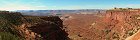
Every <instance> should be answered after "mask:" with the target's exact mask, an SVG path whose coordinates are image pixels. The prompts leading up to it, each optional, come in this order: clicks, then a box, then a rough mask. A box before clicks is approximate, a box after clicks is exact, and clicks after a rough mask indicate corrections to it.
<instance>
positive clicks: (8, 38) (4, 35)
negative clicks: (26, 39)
mask: <svg viewBox="0 0 140 40" xmlns="http://www.w3.org/2000/svg"><path fill="white" fill-rule="evenodd" d="M0 40H22V39H20V38H19V37H16V36H15V35H13V34H11V33H8V32H0Z"/></svg>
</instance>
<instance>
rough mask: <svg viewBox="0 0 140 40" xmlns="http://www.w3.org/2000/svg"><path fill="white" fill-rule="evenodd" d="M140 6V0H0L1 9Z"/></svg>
mask: <svg viewBox="0 0 140 40" xmlns="http://www.w3.org/2000/svg"><path fill="white" fill-rule="evenodd" d="M114 7H118V8H128V7H130V8H140V0H0V10H61V9H66V10H67V9H68V10H69V9H70V10H71V9H111V8H114Z"/></svg>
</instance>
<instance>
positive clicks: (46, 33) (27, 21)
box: [0, 11, 68, 40]
mask: <svg viewBox="0 0 140 40" xmlns="http://www.w3.org/2000/svg"><path fill="white" fill-rule="evenodd" d="M62 22H63V21H62V20H61V19H60V18H59V17H57V16H43V17H41V16H40V17H39V16H23V15H21V13H18V12H8V11H1V12H0V33H1V34H0V36H1V37H2V38H0V39H2V40H67V39H68V37H67V36H68V34H67V33H66V32H65V30H64V29H63V24H62ZM5 33H6V35H5ZM7 34H9V35H12V37H15V39H11V38H9V39H8V38H7V37H9V36H8V35H7ZM10 37H11V36H10Z"/></svg>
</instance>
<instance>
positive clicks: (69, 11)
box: [16, 9, 105, 16]
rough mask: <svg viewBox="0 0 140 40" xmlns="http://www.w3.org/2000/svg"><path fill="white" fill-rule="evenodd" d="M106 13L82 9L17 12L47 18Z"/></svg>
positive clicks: (98, 10)
mask: <svg viewBox="0 0 140 40" xmlns="http://www.w3.org/2000/svg"><path fill="white" fill-rule="evenodd" d="M104 11H105V10H102V9H81V10H17V11H16V12H21V13H23V15H37V16H46V15H52V14H65V13H81V12H90V13H98V12H104Z"/></svg>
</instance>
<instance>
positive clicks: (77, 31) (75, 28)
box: [63, 10, 140, 40]
mask: <svg viewBox="0 0 140 40" xmlns="http://www.w3.org/2000/svg"><path fill="white" fill-rule="evenodd" d="M67 15H69V16H71V17H72V18H66V19H67V20H64V25H65V26H66V29H67V31H68V34H69V37H70V38H71V39H73V40H125V39H128V37H130V36H132V35H134V34H135V33H137V32H138V30H139V29H140V11H139V10H107V11H106V13H103V14H99V15H98V14H97V15H96V14H90V15H84V14H67ZM63 18H65V16H64V17H63ZM136 35H139V34H136ZM136 35H135V37H134V38H131V39H135V38H137V39H138V37H139V36H136ZM137 39H135V40H137Z"/></svg>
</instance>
